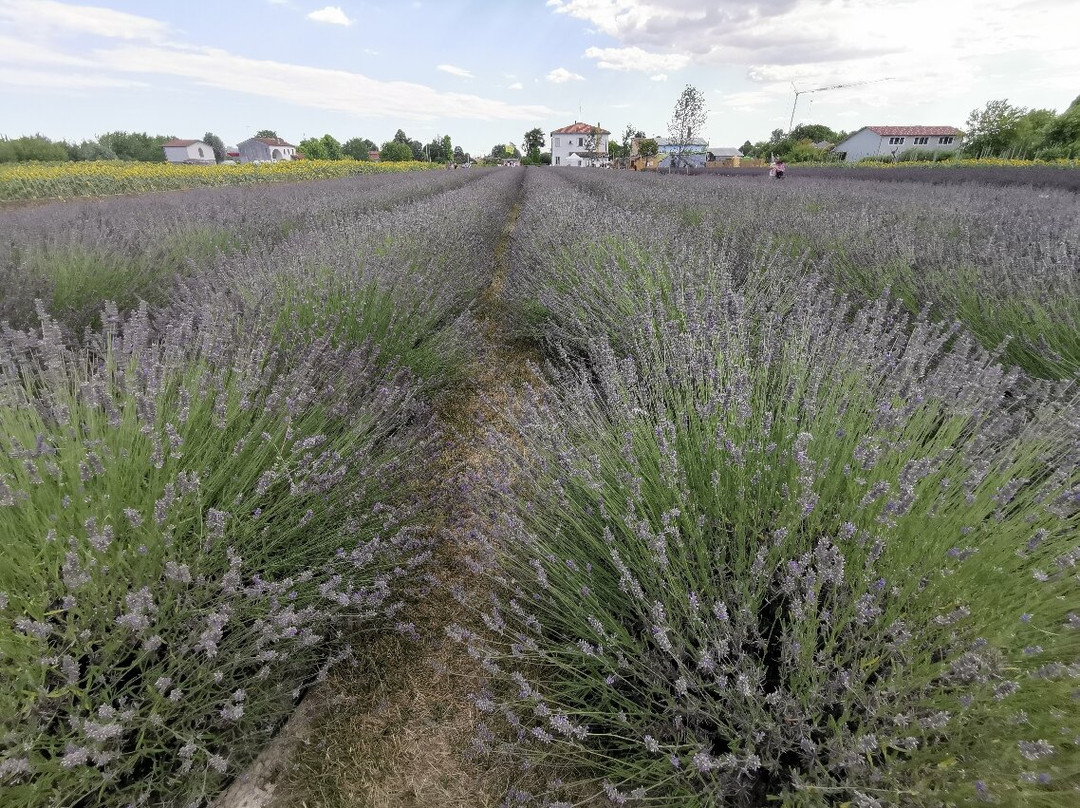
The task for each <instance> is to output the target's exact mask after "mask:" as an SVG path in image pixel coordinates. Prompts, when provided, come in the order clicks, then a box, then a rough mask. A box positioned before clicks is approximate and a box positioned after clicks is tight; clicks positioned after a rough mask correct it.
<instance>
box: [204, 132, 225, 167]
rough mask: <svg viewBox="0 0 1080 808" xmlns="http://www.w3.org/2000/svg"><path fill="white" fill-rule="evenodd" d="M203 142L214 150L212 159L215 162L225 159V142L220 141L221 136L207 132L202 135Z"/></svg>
mask: <svg viewBox="0 0 1080 808" xmlns="http://www.w3.org/2000/svg"><path fill="white" fill-rule="evenodd" d="M202 139H203V143H205V144H206V145H207V146H209V147H210V148H211V149H213V150H214V159H215V160H216V161H217V162H219V163H220V162H221V161H222V160H224V159H225V144H224V143H222V142H221V138H219V137H218V136H217V135H215V134H214V133H213V132H207V133H206V134H205V135H203V136H202Z"/></svg>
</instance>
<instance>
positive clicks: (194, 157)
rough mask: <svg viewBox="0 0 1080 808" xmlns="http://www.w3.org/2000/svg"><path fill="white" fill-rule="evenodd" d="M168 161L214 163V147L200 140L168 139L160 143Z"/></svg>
mask: <svg viewBox="0 0 1080 808" xmlns="http://www.w3.org/2000/svg"><path fill="white" fill-rule="evenodd" d="M161 148H163V149H164V150H165V160H166V161H167V162H170V163H214V162H217V161H216V160H215V159H214V149H213V147H212V146H210V145H208V144H206V143H204V142H203V141H201V140H180V139H179V138H177V139H175V140H169V141H166V142H165V143H162V144H161Z"/></svg>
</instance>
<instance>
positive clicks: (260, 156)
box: [237, 137, 296, 163]
mask: <svg viewBox="0 0 1080 808" xmlns="http://www.w3.org/2000/svg"><path fill="white" fill-rule="evenodd" d="M237 148H238V149H240V162H241V163H253V162H255V161H256V160H262V161H265V162H268V163H272V162H276V161H277V160H292V159H293V158H294V157H295V156H296V146H294V145H293V144H291V143H288V142H286V141H284V140H282V139H281V138H279V137H252V138H248V139H247V140H245V141H243V142H241V143H240V145H239V146H238V147H237Z"/></svg>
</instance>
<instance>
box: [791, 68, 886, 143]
mask: <svg viewBox="0 0 1080 808" xmlns="http://www.w3.org/2000/svg"><path fill="white" fill-rule="evenodd" d="M881 81H893V77H892V76H888V77H886V78H883V79H870V80H869V81H852V82H849V83H847V84H830V85H829V86H828V87H815V88H813V89H812V90H800V89H799V88H798V87H796V86H795V82H791V89H792V90H794V91H795V103H793V104H792V105H791V118H790V119H789V120H788V126H787V130H788V132H791V128H792V127H793V126H794V125H795V107H796V106H798V104H799V96H800V95H806V94H807V93H821V92H824V91H825V90H842V89H844V88H846V87H861V86H862V85H864V84H877V83H878V82H881Z"/></svg>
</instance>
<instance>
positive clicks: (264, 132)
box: [255, 129, 278, 140]
mask: <svg viewBox="0 0 1080 808" xmlns="http://www.w3.org/2000/svg"><path fill="white" fill-rule="evenodd" d="M255 137H270V138H273V139H274V140H277V139H278V134H277V132H275V131H274V130H273V129H260V130H259V131H258V132H256V133H255Z"/></svg>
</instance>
